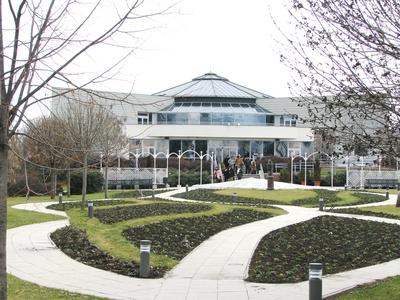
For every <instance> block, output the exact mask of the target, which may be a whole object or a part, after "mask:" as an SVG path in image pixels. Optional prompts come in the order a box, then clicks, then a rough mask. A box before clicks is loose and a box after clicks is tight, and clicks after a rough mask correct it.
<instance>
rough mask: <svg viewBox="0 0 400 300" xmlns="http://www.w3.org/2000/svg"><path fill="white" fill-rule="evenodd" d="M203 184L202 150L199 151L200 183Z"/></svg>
mask: <svg viewBox="0 0 400 300" xmlns="http://www.w3.org/2000/svg"><path fill="white" fill-rule="evenodd" d="M202 184H203V151H200V185H202Z"/></svg>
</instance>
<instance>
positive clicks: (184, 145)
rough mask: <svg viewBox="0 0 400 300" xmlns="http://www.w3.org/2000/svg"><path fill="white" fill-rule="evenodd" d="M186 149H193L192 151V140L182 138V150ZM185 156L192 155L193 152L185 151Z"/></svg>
mask: <svg viewBox="0 0 400 300" xmlns="http://www.w3.org/2000/svg"><path fill="white" fill-rule="evenodd" d="M186 150H193V151H194V141H193V140H182V152H185V151H186ZM184 156H185V157H194V156H195V154H194V153H193V152H187V153H185V155H184Z"/></svg>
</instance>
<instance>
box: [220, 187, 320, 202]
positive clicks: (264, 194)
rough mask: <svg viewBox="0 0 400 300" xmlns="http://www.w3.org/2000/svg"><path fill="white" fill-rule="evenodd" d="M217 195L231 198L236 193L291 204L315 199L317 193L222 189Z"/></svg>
mask: <svg viewBox="0 0 400 300" xmlns="http://www.w3.org/2000/svg"><path fill="white" fill-rule="evenodd" d="M215 193H216V194H219V195H226V196H231V195H232V194H233V193H237V194H238V196H239V197H246V198H256V199H271V200H275V201H283V202H287V203H288V204H291V202H292V201H294V200H297V199H307V198H312V197H316V196H317V193H315V192H314V191H312V190H301V189H295V190H273V191H266V190H257V189H223V190H218V191H216V192H215Z"/></svg>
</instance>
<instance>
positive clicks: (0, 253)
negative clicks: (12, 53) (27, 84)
mask: <svg viewBox="0 0 400 300" xmlns="http://www.w3.org/2000/svg"><path fill="white" fill-rule="evenodd" d="M1 104H3V103H1ZM7 182H8V106H6V105H0V299H7V260H6V243H7Z"/></svg>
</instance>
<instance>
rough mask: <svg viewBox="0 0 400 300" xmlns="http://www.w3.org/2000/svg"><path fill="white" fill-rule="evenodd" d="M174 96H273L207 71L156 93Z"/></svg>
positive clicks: (244, 97) (241, 97) (247, 97)
mask: <svg viewBox="0 0 400 300" xmlns="http://www.w3.org/2000/svg"><path fill="white" fill-rule="evenodd" d="M154 95H157V96H169V97H174V98H234V99H257V98H272V97H271V96H269V95H267V94H264V93H260V92H257V91H255V90H253V89H249V88H247V87H244V86H242V85H239V84H236V83H233V82H231V81H229V80H228V79H227V78H224V77H221V76H219V75H217V74H215V73H206V74H204V75H202V76H199V77H196V78H194V79H192V81H189V82H186V83H183V84H180V85H178V86H176V87H173V88H170V89H167V90H164V91H161V92H158V93H155V94H154Z"/></svg>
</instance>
